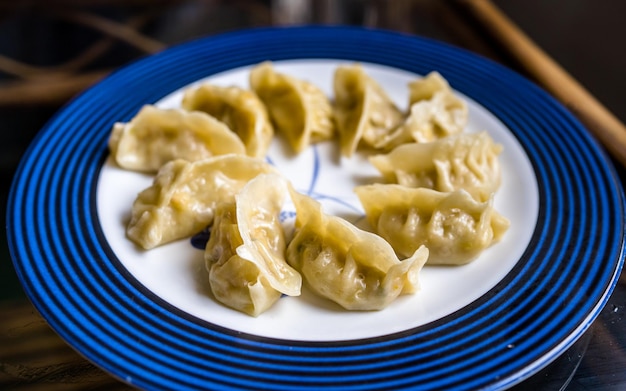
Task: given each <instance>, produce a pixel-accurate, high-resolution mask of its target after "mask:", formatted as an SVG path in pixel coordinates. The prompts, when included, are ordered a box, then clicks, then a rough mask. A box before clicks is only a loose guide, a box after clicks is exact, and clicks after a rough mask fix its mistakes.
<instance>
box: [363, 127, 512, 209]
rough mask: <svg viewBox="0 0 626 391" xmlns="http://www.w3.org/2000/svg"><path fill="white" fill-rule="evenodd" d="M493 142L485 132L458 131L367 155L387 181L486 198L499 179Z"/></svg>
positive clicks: (496, 146) (496, 147) (497, 148)
mask: <svg viewBox="0 0 626 391" xmlns="http://www.w3.org/2000/svg"><path fill="white" fill-rule="evenodd" d="M501 152H502V145H500V144H497V143H495V142H494V141H493V139H492V138H491V137H490V136H489V134H488V133H487V132H480V133H467V134H459V135H456V136H450V137H445V138H442V139H440V140H437V141H433V142H430V143H423V144H421V143H411V144H403V145H400V146H398V147H396V148H395V149H394V150H393V151H391V152H389V153H387V154H380V155H375V156H372V157H370V162H371V163H372V165H373V166H374V167H376V168H377V169H378V170H379V171H380V172H381V173H382V174H383V176H384V177H385V179H386V180H387V182H389V183H398V184H400V185H404V186H408V187H427V188H429V189H433V190H437V191H442V192H452V191H455V190H459V189H464V190H466V191H467V192H468V193H470V194H471V195H472V196H473V197H474V198H476V199H477V200H478V201H487V200H488V199H489V198H490V197H491V195H492V194H493V193H495V192H496V190H497V189H498V187H499V186H500V182H501V170H500V162H499V160H498V156H499V154H500V153H501Z"/></svg>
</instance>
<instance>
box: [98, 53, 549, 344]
mask: <svg viewBox="0 0 626 391" xmlns="http://www.w3.org/2000/svg"><path fill="white" fill-rule="evenodd" d="M346 63H349V61H336V60H297V61H285V62H278V63H275V67H276V69H277V70H278V71H279V72H284V73H287V74H290V75H292V76H294V77H298V78H303V79H306V80H309V81H311V82H313V83H315V84H316V85H318V86H319V87H320V88H322V90H323V91H324V92H326V93H327V94H328V96H332V77H333V73H334V71H335V69H336V67H337V66H338V65H340V64H346ZM363 66H364V68H365V70H366V72H367V73H368V74H369V75H370V76H372V77H374V78H375V79H376V80H377V81H378V82H379V83H380V84H381V86H382V87H383V88H384V89H385V90H386V91H387V93H388V94H389V96H390V97H391V98H392V99H393V100H394V101H395V102H396V104H397V105H398V106H399V107H400V108H402V109H406V106H407V101H408V89H407V84H408V83H409V82H410V81H412V80H415V79H416V78H418V77H421V76H420V75H415V74H411V73H408V72H405V71H400V70H397V69H393V68H389V67H383V66H378V65H373V64H363ZM248 73H249V68H247V67H246V68H240V69H235V70H232V71H228V72H224V73H221V74H218V75H215V76H212V77H210V78H208V79H206V80H210V81H211V82H213V83H215V84H218V85H239V86H242V87H246V88H248ZM443 76H444V77H445V75H443ZM203 81H204V80H203ZM198 82H201V81H198ZM459 96H460V97H461V98H463V99H465V100H466V102H467V103H468V106H469V123H468V127H467V129H466V132H478V131H482V130H486V131H487V132H488V133H489V134H490V135H491V137H492V138H493V139H494V140H495V141H496V142H498V143H500V144H502V145H503V146H504V150H503V152H502V154H501V155H500V163H501V165H502V175H503V178H502V186H501V188H500V189H499V191H498V193H497V194H496V197H495V207H496V209H497V210H498V212H499V213H501V214H502V215H504V216H505V217H507V218H508V219H509V220H510V221H511V227H510V228H509V230H508V232H507V233H506V235H505V237H504V239H503V240H502V241H501V242H499V243H497V244H495V245H494V246H492V247H491V248H489V249H487V250H486V251H485V252H484V253H483V254H482V255H481V256H480V257H479V258H478V259H476V260H474V261H473V262H471V263H470V264H468V265H464V266H458V267H433V266H426V267H425V268H424V269H423V271H422V273H421V280H420V281H421V286H422V289H421V290H420V291H419V292H417V293H416V294H414V295H408V296H401V297H400V298H398V299H397V300H396V301H394V302H393V303H392V304H391V305H390V306H389V307H387V308H386V309H384V310H382V311H376V312H349V311H346V310H343V309H342V308H341V307H339V306H338V305H335V304H333V303H330V302H328V301H326V300H324V299H320V298H317V297H315V296H314V295H312V294H310V293H308V292H307V290H306V288H303V295H302V296H301V297H283V298H282V299H280V300H279V301H278V303H276V305H274V306H273V307H272V308H271V309H270V310H268V311H267V312H265V313H263V314H261V315H260V316H259V317H257V318H253V317H250V316H248V315H245V314H243V313H240V312H237V311H235V310H232V309H230V308H227V307H224V306H223V305H221V304H219V303H217V302H216V301H215V300H214V299H213V298H212V296H211V293H210V288H209V286H208V273H207V272H206V271H205V268H204V262H203V252H202V251H201V250H198V249H196V248H194V247H193V246H191V244H190V241H189V240H188V239H186V240H181V241H178V242H174V243H171V244H167V245H164V246H162V247H159V248H156V249H154V250H150V251H143V250H141V249H139V248H138V247H136V246H135V245H134V244H133V243H132V242H131V241H130V240H128V239H127V238H126V236H125V224H126V222H127V221H128V217H129V216H130V211H131V207H132V203H133V201H134V200H135V197H136V196H137V194H138V193H139V192H140V191H141V190H143V189H145V188H146V187H148V186H150V184H151V183H152V177H151V176H148V175H144V174H138V173H134V172H129V171H124V170H121V169H119V168H118V167H117V166H115V164H114V163H112V162H111V160H108V161H107V162H106V163H105V165H104V167H103V168H102V171H101V174H100V178H99V183H98V192H97V197H98V198H97V207H98V214H99V218H100V222H101V224H102V229H103V232H104V234H105V236H106V239H107V241H108V242H109V244H110V246H111V248H112V250H113V251H114V253H115V254H116V255H117V257H118V258H119V260H120V261H121V263H122V265H123V266H124V267H125V268H126V269H127V270H128V271H129V272H130V273H131V274H132V275H133V276H134V277H135V278H136V279H137V281H139V282H140V283H141V284H142V285H143V286H145V287H146V288H147V289H149V290H150V291H152V292H153V293H154V294H156V295H157V296H159V297H161V298H162V299H163V300H165V301H167V302H168V303H170V304H172V305H173V306H175V307H177V308H179V309H181V310H182V311H184V312H187V313H189V314H191V315H193V316H195V317H197V318H200V319H203V320H205V321H208V322H211V323H214V324H217V325H219V326H222V327H226V328H229V329H232V330H236V331H240V332H244V333H249V334H254V335H258V336H264V337H271V338H280V339H290V340H301V341H337V340H350V339H361V338H370V337H378V336H382V335H387V334H391V333H396V332H400V331H404V330H408V329H411V328H414V327H417V326H421V325H424V324H427V323H429V322H432V321H434V320H437V319H440V318H442V317H444V316H446V315H449V314H451V313H453V312H455V311H457V310H459V309H461V308H463V307H464V306H466V305H468V304H470V303H472V302H473V301H475V300H476V299H478V298H479V297H481V296H482V295H484V294H485V293H486V292H487V291H488V290H490V289H491V288H493V287H494V286H495V285H496V284H497V283H498V282H499V281H500V280H502V278H503V277H504V276H505V275H506V274H507V273H508V272H509V271H510V270H511V269H512V268H513V266H514V265H515V264H516V262H517V261H518V259H519V258H520V257H521V255H522V254H523V252H524V251H525V249H526V247H527V246H528V243H529V241H530V239H531V236H532V233H533V230H534V228H535V224H536V220H537V215H538V209H539V196H538V194H539V193H538V188H537V181H536V178H535V175H534V172H533V169H532V165H531V164H530V162H529V160H528V157H527V156H526V154H525V152H524V150H523V148H522V147H521V145H520V144H519V143H518V141H517V140H516V138H515V137H514V136H513V135H512V134H511V132H510V131H509V130H508V129H507V128H506V127H505V126H504V125H503V124H502V123H501V122H500V121H499V120H498V119H497V118H496V117H494V116H493V115H492V114H491V113H490V112H488V111H487V110H486V109H485V108H484V107H482V106H480V105H479V104H477V103H476V102H474V101H473V100H471V99H469V98H468V97H466V96H463V95H461V94H459ZM181 98H182V90H179V91H175V92H173V93H172V94H170V95H168V96H167V97H165V98H164V99H162V100H161V101H159V102H157V103H156V104H157V106H159V107H163V108H170V107H180V101H181ZM146 103H150V102H146ZM280 143H281V142H280V140H275V141H274V142H273V144H272V147H271V148H270V151H269V153H268V156H269V158H270V159H271V160H272V162H273V163H274V164H275V165H276V166H277V167H278V168H279V170H280V171H281V172H282V173H283V174H284V175H285V176H287V177H288V178H289V179H290V180H291V181H292V183H293V184H294V186H295V187H296V189H298V190H301V191H304V192H306V191H307V190H310V189H311V187H313V188H314V191H315V193H316V194H320V195H324V198H323V199H321V200H320V201H321V202H322V204H323V205H324V208H325V211H326V212H327V213H331V214H336V215H341V216H342V217H346V218H348V219H349V220H350V219H352V220H353V221H354V220H356V219H359V218H361V217H362V213H363V212H362V207H361V206H360V203H359V201H358V198H357V197H356V195H355V194H354V192H353V189H354V187H355V186H357V185H362V184H365V183H367V181H368V180H379V178H380V175H379V173H378V172H377V171H376V169H374V168H373V167H372V166H371V165H370V164H369V162H368V161H367V159H366V158H365V157H364V156H361V155H359V154H357V155H356V156H355V157H353V158H351V159H345V158H343V159H337V151H336V146H335V145H334V144H332V143H323V144H319V145H318V146H316V147H315V148H309V149H308V150H306V151H304V152H303V153H301V154H300V155H298V156H290V155H286V154H284V153H283V151H285V148H282V147H281V145H280ZM314 172H317V175H314Z"/></svg>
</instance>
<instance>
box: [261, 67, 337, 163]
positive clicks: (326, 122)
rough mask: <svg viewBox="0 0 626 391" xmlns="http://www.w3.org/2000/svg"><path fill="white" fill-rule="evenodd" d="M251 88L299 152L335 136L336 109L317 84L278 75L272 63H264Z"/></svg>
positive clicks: (278, 130)
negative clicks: (333, 111)
mask: <svg viewBox="0 0 626 391" xmlns="http://www.w3.org/2000/svg"><path fill="white" fill-rule="evenodd" d="M250 86H251V87H252V90H253V91H254V92H255V93H256V94H257V95H258V96H259V98H261V100H262V101H263V103H265V106H266V107H267V110H268V111H269V114H270V118H271V119H272V121H273V123H274V126H275V128H276V131H277V132H280V133H282V134H283V135H284V136H285V138H286V139H287V140H288V141H289V144H290V145H291V147H292V148H293V149H294V151H295V152H301V151H302V150H304V149H305V148H306V147H308V146H309V145H310V144H311V143H315V142H318V141H322V140H328V139H330V138H332V137H333V134H334V123H333V119H332V108H331V105H330V102H329V100H328V97H327V96H326V95H325V94H324V92H323V91H322V90H320V89H319V88H318V87H317V86H316V85H314V84H311V83H309V82H307V81H305V80H300V79H297V78H294V77H291V76H289V75H285V74H282V73H278V72H276V71H275V70H274V68H273V66H272V64H271V62H264V63H261V64H259V65H257V66H256V67H254V68H253V69H252V70H251V71H250Z"/></svg>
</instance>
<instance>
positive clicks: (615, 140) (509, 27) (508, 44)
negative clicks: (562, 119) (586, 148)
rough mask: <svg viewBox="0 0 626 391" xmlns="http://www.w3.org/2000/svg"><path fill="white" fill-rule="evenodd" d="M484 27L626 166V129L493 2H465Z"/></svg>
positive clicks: (462, 1) (470, 0)
mask: <svg viewBox="0 0 626 391" xmlns="http://www.w3.org/2000/svg"><path fill="white" fill-rule="evenodd" d="M460 4H461V5H463V6H464V7H465V8H466V9H467V10H468V11H470V13H471V14H472V15H473V17H474V18H476V19H477V20H478V21H479V22H480V23H481V24H482V27H483V28H484V29H485V30H486V31H487V32H488V33H489V34H490V35H491V36H492V37H493V38H494V39H496V40H497V41H499V43H500V44H501V45H502V47H503V49H504V50H506V51H507V52H508V53H509V54H510V55H512V57H513V58H514V59H515V60H516V61H518V62H519V64H520V65H521V66H522V67H523V68H524V69H525V70H526V71H527V72H528V73H529V74H530V75H531V76H533V77H534V78H535V79H536V80H537V81H538V82H539V83H540V84H541V85H542V86H543V87H544V88H546V89H547V90H548V91H549V92H550V93H552V95H554V96H555V97H556V98H557V99H558V100H560V101H561V102H562V103H563V104H564V105H565V107H567V108H568V109H569V110H571V111H572V112H573V113H574V115H576V116H577V117H578V118H579V119H580V120H581V122H582V123H583V124H584V125H585V126H586V127H587V129H588V130H589V131H591V133H592V134H593V135H594V136H595V137H596V138H597V139H598V140H599V141H600V142H601V143H602V144H603V145H604V147H605V148H606V149H607V150H608V151H609V152H610V153H611V154H612V155H613V156H614V157H615V158H616V159H617V160H618V161H619V162H620V163H621V164H622V165H624V166H626V127H625V126H624V124H623V123H622V122H620V120H619V119H618V118H617V117H615V116H614V115H613V114H612V113H611V112H610V111H609V110H608V109H606V108H605V107H604V106H603V105H602V104H601V103H600V102H599V101H598V100H597V99H596V98H594V97H593V96H592V95H591V94H590V93H589V92H588V91H587V90H586V89H585V88H584V87H583V86H582V85H581V84H580V83H578V82H577V81H576V80H575V79H574V78H573V77H572V76H570V75H569V74H568V73H567V72H566V71H565V70H564V69H563V68H562V67H561V66H559V64H557V63H556V62H555V61H554V60H552V59H551V58H550V57H549V56H548V55H547V54H546V53H545V52H544V51H543V50H541V49H540V48H539V47H538V46H537V45H536V44H535V43H533V42H532V40H531V39H530V38H529V37H528V36H527V35H526V34H524V32H522V31H521V30H520V29H519V28H518V27H517V26H515V24H514V23H513V22H512V21H511V20H510V19H509V18H508V17H507V16H506V15H504V14H503V13H502V11H500V10H499V9H498V8H497V7H496V6H495V5H493V3H491V2H490V1H489V0H461V1H460Z"/></svg>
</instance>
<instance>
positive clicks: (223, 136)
mask: <svg viewBox="0 0 626 391" xmlns="http://www.w3.org/2000/svg"><path fill="white" fill-rule="evenodd" d="M109 149H110V150H111V155H112V156H113V158H114V159H115V161H116V162H117V164H119V165H120V167H123V168H126V169H129V170H136V171H146V172H155V171H157V170H158V169H159V168H161V166H162V165H163V164H165V163H167V162H169V161H170V160H174V159H185V160H189V161H194V160H201V159H206V158H208V157H211V156H216V155H225V154H229V153H236V154H245V153H246V149H245V146H244V145H243V142H242V141H241V140H240V139H239V137H237V135H236V134H235V133H233V132H232V131H231V130H230V129H228V127H227V126H226V125H224V124H223V123H222V122H220V121H218V120H217V119H215V118H213V117H211V116H210V115H208V114H206V113H201V112H193V113H190V112H187V111H184V110H179V109H159V108H157V107H154V106H151V105H146V106H144V107H143V108H142V109H141V110H140V111H139V113H138V114H137V115H136V116H135V117H134V118H133V119H132V120H131V121H130V122H128V123H116V124H115V125H114V126H113V131H112V133H111V137H110V138H109Z"/></svg>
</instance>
